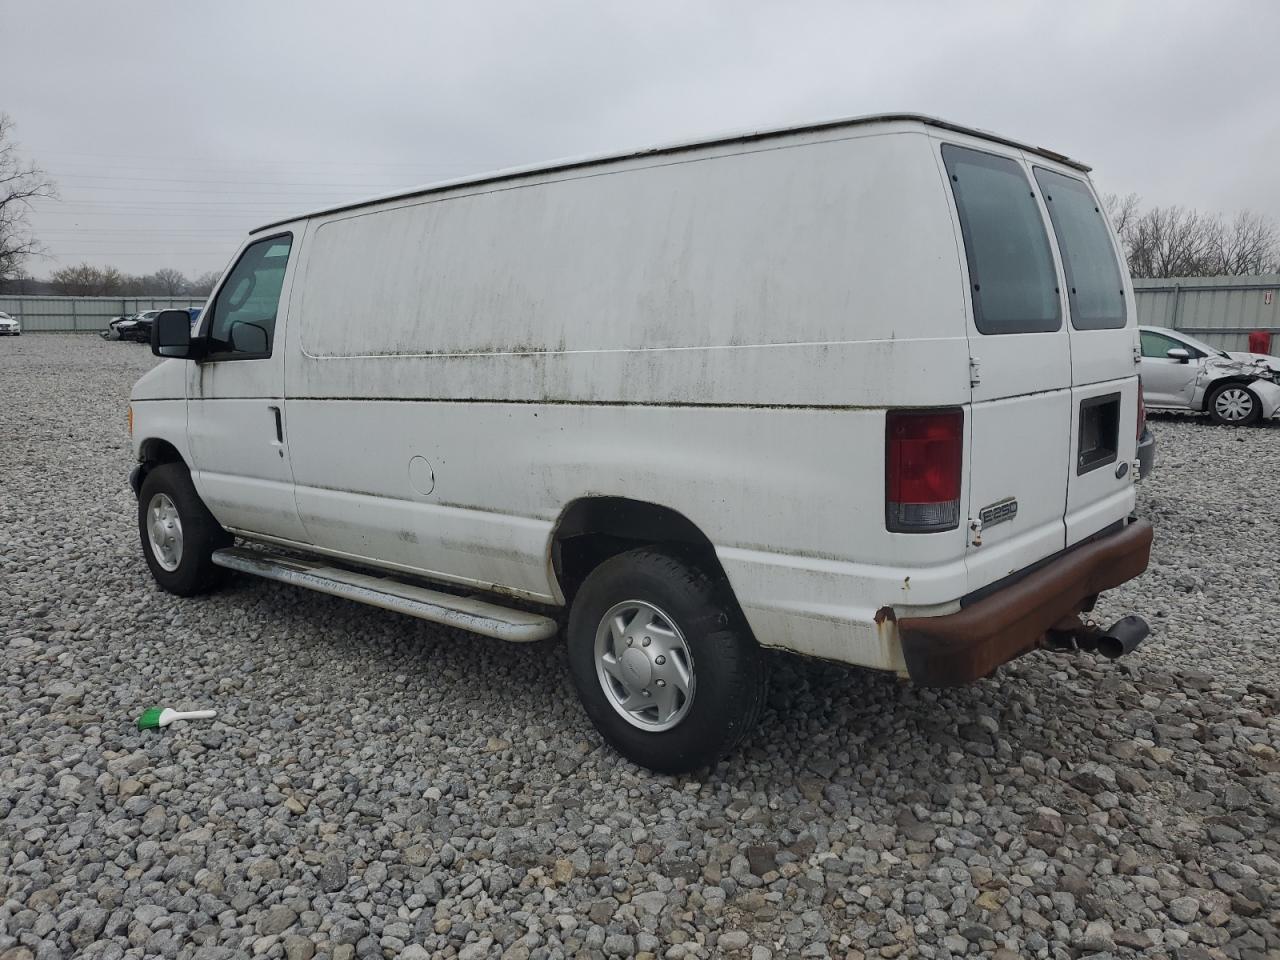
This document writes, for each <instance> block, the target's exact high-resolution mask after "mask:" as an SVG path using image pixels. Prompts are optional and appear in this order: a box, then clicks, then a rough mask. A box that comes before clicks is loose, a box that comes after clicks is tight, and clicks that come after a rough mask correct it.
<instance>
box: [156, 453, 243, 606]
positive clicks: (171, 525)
mask: <svg viewBox="0 0 1280 960" xmlns="http://www.w3.org/2000/svg"><path fill="white" fill-rule="evenodd" d="M138 533H139V535H140V536H141V538H142V554H143V556H145V557H146V559H147V566H148V567H149V568H150V570H151V576H152V577H154V578H155V581H156V583H158V584H160V586H161V587H162V588H163V589H165V590H167V591H168V592H169V593H176V594H177V595H178V596H180V597H190V596H194V595H196V594H198V593H206V592H208V591H210V590H212V589H214V588H215V587H217V586H219V585H221V584H222V582H223V581H224V580H225V579H226V575H227V571H226V570H224V569H223V568H222V567H219V566H215V565H214V563H213V551H215V550H218V549H220V548H222V547H228V546H230V545H231V542H232V537H231V534H229V533H227V531H225V530H223V529H222V527H221V526H219V524H218V521H217V520H215V519H214V518H213V514H211V513H210V512H209V508H208V507H206V506H205V505H204V501H203V500H201V499H200V495H199V494H198V493H196V488H195V484H193V483H192V482H191V475H190V474H189V473H188V472H187V468H186V466H185V465H183V464H181V463H165V464H161V465H160V466H158V467H155V468H154V469H152V470H151V471H150V472H149V473H148V474H147V477H146V479H145V480H143V482H142V488H141V489H140V490H139V491H138Z"/></svg>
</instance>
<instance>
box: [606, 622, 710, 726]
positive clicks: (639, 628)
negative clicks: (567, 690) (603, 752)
mask: <svg viewBox="0 0 1280 960" xmlns="http://www.w3.org/2000/svg"><path fill="white" fill-rule="evenodd" d="M595 657H596V676H597V677H598V678H599V680H600V687H601V689H603V690H604V693H605V698H606V699H607V700H608V701H609V705H610V706H612V707H613V709H614V710H615V711H616V712H617V713H618V715H619V716H621V717H622V719H624V720H626V721H627V723H629V724H631V725H632V726H633V727H637V728H639V729H641V730H645V731H648V732H651V733H656V732H658V731H662V730H670V729H671V728H672V727H674V726H675V725H676V724H678V723H680V721H681V720H683V719H684V718H685V716H687V715H688V713H689V708H690V707H691V706H692V705H693V696H694V674H693V655H692V653H691V652H690V650H689V644H688V643H687V642H686V640H685V638H684V634H683V633H682V632H681V630H680V628H679V626H677V625H676V622H675V621H674V620H672V619H671V617H670V616H668V615H667V614H666V613H664V612H663V611H662V610H661V609H660V608H658V607H656V606H654V605H653V604H651V603H648V602H646V601H644V600H624V601H623V602H622V603H618V604H614V606H612V607H611V608H609V610H608V612H607V613H605V615H604V616H603V617H602V618H601V619H600V626H599V627H597V629H596V642H595Z"/></svg>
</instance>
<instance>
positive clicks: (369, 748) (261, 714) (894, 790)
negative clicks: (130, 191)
mask: <svg viewBox="0 0 1280 960" xmlns="http://www.w3.org/2000/svg"><path fill="white" fill-rule="evenodd" d="M154 362H155V361H154V358H152V357H151V355H150V353H149V352H148V351H147V350H146V349H145V348H143V347H135V346H133V345H131V344H119V343H104V342H102V341H99V340H98V339H97V338H93V337H87V338H86V337H81V338H74V337H69V336H62V337H59V336H42V335H39V334H27V335H25V336H23V337H22V338H20V339H18V340H8V341H0V478H2V479H0V583H2V584H3V591H4V593H3V597H4V599H3V600H0V604H2V605H3V610H4V612H3V614H0V838H3V839H0V960H36V958H37V956H39V957H40V958H41V960H44V958H53V957H55V956H58V955H61V956H63V957H68V958H69V957H76V956H85V957H92V958H94V960H97V958H125V957H128V958H129V960H133V958H137V957H142V956H148V957H150V956H173V957H178V958H180V960H230V958H240V957H244V956H253V955H254V952H255V950H257V951H260V952H259V953H258V954H257V955H259V956H263V957H267V958H269V960H279V958H282V957H283V958H285V960H308V957H324V958H331V960H352V958H355V957H357V956H359V957H376V958H380V960H381V958H384V957H386V956H394V955H396V954H399V956H401V957H402V958H407V960H415V958H421V957H428V956H429V957H435V956H444V957H448V956H454V957H456V956H458V955H459V954H462V953H464V952H465V951H470V953H469V954H467V955H468V956H469V955H473V954H474V955H476V956H485V957H489V956H495V957H496V956H505V957H508V958H510V960H532V958H539V960H551V958H559V957H579V956H582V957H591V958H593V960H597V958H600V957H609V956H619V957H629V956H635V955H640V954H652V955H653V956H654V957H661V958H665V957H673V958H676V957H689V958H699V960H709V958H711V957H713V956H718V955H720V954H722V953H728V952H730V951H733V952H736V953H737V954H738V955H740V956H746V955H749V956H750V957H751V958H752V960H771V958H773V957H779V958H781V957H796V956H831V957H853V958H857V957H863V958H867V960H870V958H875V957H914V956H920V957H925V958H933V960H942V958H944V957H946V956H947V955H948V954H951V955H958V951H963V952H964V953H965V955H966V956H971V957H972V956H994V957H998V958H1000V960H1013V958H1019V957H1034V958H1036V960H1058V958H1069V957H1075V956H1084V955H1098V954H1102V955H1113V956H1132V955H1135V954H1138V955H1148V956H1171V957H1178V958H1179V960H1185V958H1188V957H1193V956H1194V957H1202V956H1209V957H1228V958H1231V960H1236V958H1252V957H1266V956H1268V955H1272V954H1277V953H1280V933H1277V925H1276V923H1275V904H1276V903H1280V787H1278V786H1277V783H1280V719H1278V718H1280V627H1278V626H1277V625H1278V624H1280V574H1278V573H1277V571H1278V570H1280V535H1277V531H1280V498H1277V497H1276V496H1275V477H1276V475H1277V474H1278V473H1280V429H1278V428H1277V427H1276V426H1269V427H1263V428H1259V429H1256V430H1229V429H1223V428H1217V427H1213V426H1211V425H1209V424H1207V423H1201V422H1199V421H1194V420H1189V419H1181V418H1161V419H1157V420H1156V421H1155V422H1154V429H1155V431H1156V433H1157V435H1158V437H1159V443H1160V456H1159V459H1158V461H1157V464H1156V472H1155V473H1154V474H1153V475H1152V476H1151V477H1150V478H1149V479H1148V480H1147V481H1145V482H1144V483H1143V484H1142V485H1141V486H1140V487H1139V494H1138V511H1139V513H1141V514H1143V515H1144V516H1147V517H1149V518H1151V519H1153V520H1154V522H1155V523H1156V526H1157V539H1156V544H1155V548H1154V551H1153V556H1152V567H1151V569H1150V571H1148V573H1147V574H1146V576H1144V577H1143V578H1142V579H1140V580H1138V581H1135V582H1134V583H1132V584H1128V585H1126V586H1124V587H1122V588H1120V589H1118V590H1116V591H1113V592H1112V593H1110V594H1107V595H1106V596H1104V597H1103V598H1102V600H1101V601H1100V602H1099V605H1098V609H1097V610H1096V611H1095V614H1094V616H1095V618H1096V619H1097V620H1099V621H1100V622H1110V621H1111V620H1113V619H1115V618H1117V617H1119V616H1121V615H1122V614H1124V613H1128V612H1130V611H1134V612H1138V613H1141V614H1143V615H1144V616H1146V617H1147V618H1148V619H1149V620H1150V621H1151V624H1152V636H1151V638H1150V639H1149V640H1148V641H1147V642H1146V643H1144V644H1143V645H1142V646H1141V647H1140V648H1139V649H1138V651H1137V652H1135V653H1134V654H1132V655H1130V656H1128V657H1126V658H1123V659H1122V660H1119V661H1117V662H1115V663H1110V662H1104V661H1099V660H1095V659H1092V658H1089V657H1071V656H1068V655H1065V654H1051V653H1035V654H1031V655H1028V656H1027V657H1025V658H1023V659H1021V660H1019V661H1017V662H1015V663H1013V664H1010V665H1009V666H1007V667H1005V668H1002V669H1001V671H1000V672H999V674H998V676H997V677H996V678H995V679H993V680H989V681H983V682H981V683H978V684H975V685H973V686H971V687H967V688H963V689H958V690H923V689H917V688H913V687H911V686H908V685H903V684H900V683H899V682H898V681H897V680H895V679H893V678H891V677H886V676H880V675H876V674H871V673H866V672H860V671H857V670H843V669H841V668H839V667H834V666H832V665H830V664H818V663H812V664H810V663H805V662H803V661H797V660H794V659H791V658H786V657H777V658H774V661H773V664H772V666H773V672H774V680H773V684H772V688H771V693H770V698H769V703H768V707H767V709H766V711H765V716H764V722H763V724H762V726H761V729H760V731H759V732H758V733H757V734H756V735H755V736H754V737H753V738H752V739H751V740H750V741H749V742H748V743H747V744H746V745H745V747H744V749H743V750H742V751H741V753H740V754H739V755H737V756H735V757H732V758H730V759H729V760H727V761H725V762H724V763H723V764H721V765H720V767H719V768H718V769H717V770H716V771H715V772H714V773H713V774H704V775H702V776H696V777H687V778H681V779H674V778H668V777H659V776H654V775H652V774H649V773H647V772H645V771H642V770H638V769H636V768H635V767H633V766H631V765H630V764H627V763H625V762H623V761H621V760H619V759H618V758H617V757H616V756H615V755H614V754H612V753H611V752H609V751H608V750H606V749H601V748H599V745H598V742H597V739H596V737H595V736H594V734H593V733H592V732H591V730H590V728H589V726H588V724H587V722H586V720H585V717H584V715H583V714H582V711H581V709H580V708H579V707H578V706H577V705H576V702H575V701H574V698H573V697H572V694H571V693H570V691H569V687H568V685H567V680H566V677H567V671H566V668H565V661H564V655H563V651H562V649H561V648H560V646H559V645H558V644H556V643H548V644H535V645H530V646H509V645H504V644H502V643H500V642H498V641H491V640H486V639H483V638H478V637H472V636H466V635H463V634H460V633H456V632H453V631H448V630H442V629H438V628H435V627H432V626H430V625H428V624H425V623H422V622H419V621H415V620H407V619H405V618H402V617H397V616H395V615H393V614H390V613H386V612H384V611H380V610H375V609H372V608H369V607H363V606H359V605H355V604H351V603H346V602H343V601H338V600H335V599H333V598H329V597H323V596H320V595H318V594H313V593H306V592H304V591H299V590H296V589H291V588H288V587H284V586H280V585H275V584H271V583H267V582H263V581H255V580H251V579H246V578H237V579H235V580H233V582H232V583H231V585H230V586H229V587H228V589H226V590H224V591H222V592H219V593H215V594H213V595H211V596H209V597H207V598H202V599H200V600H195V601H180V600H177V599H176V598H173V597H169V596H167V595H164V594H162V593H160V592H159V591H158V590H157V589H156V588H155V586H154V585H153V583H152V582H151V580H150V577H149V575H148V574H147V572H146V569H145V567H144V565H143V563H142V560H141V557H140V555H139V549H138V544H137V531H136V526H135V517H134V512H133V511H134V509H135V506H134V502H133V498H132V494H131V492H130V491H129V489H128V487H127V485H126V483H125V476H126V475H127V472H128V469H129V467H130V463H129V454H128V441H127V437H126V436H125V431H124V404H125V398H126V397H127V393H128V387H129V385H130V383H131V382H132V381H133V380H134V379H135V378H136V377H137V376H138V375H139V374H140V373H141V372H142V371H144V370H145V369H147V368H148V367H150V366H151V365H152V364H153V363H154ZM51 491H52V492H53V493H52V494H51ZM1242 585H1247V586H1242ZM175 638H177V639H178V640H179V641H180V642H175ZM549 691H551V692H554V693H555V695H549ZM157 702H159V703H164V704H170V703H172V704H173V705H175V706H192V707H195V706H210V707H215V708H217V709H218V710H219V714H220V715H219V717H218V719H217V720H214V721H211V722H205V723H198V724H197V723H191V724H175V725H174V726H173V727H170V728H167V729H166V730H164V731H150V732H147V733H140V732H139V731H137V730H136V729H135V728H134V726H133V719H134V718H135V717H136V716H137V714H138V713H139V712H140V711H141V710H142V709H143V708H144V707H146V706H150V705H152V704H153V703H157ZM743 937H745V938H746V939H745V940H743V939H742V938H743ZM717 938H718V939H717ZM308 951H311V953H310V954H308Z"/></svg>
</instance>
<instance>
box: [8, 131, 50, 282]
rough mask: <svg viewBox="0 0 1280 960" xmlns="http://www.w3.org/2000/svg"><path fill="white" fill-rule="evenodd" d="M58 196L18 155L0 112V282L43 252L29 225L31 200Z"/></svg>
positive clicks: (32, 166) (45, 180)
mask: <svg viewBox="0 0 1280 960" xmlns="http://www.w3.org/2000/svg"><path fill="white" fill-rule="evenodd" d="M57 195H58V194H57V188H56V187H55V186H54V183H53V181H52V180H50V179H49V178H48V177H47V176H46V175H45V173H44V171H43V170H41V169H40V168H39V167H37V166H36V165H35V164H34V163H30V162H25V161H23V160H22V158H21V157H19V156H18V145H17V143H16V142H15V141H14V139H13V120H12V119H10V117H9V115H8V114H4V113H0V282H3V281H5V280H8V279H10V278H11V277H15V276H17V274H18V271H19V269H20V268H21V267H22V264H23V263H24V262H25V261H26V260H27V258H28V257H31V256H34V255H38V254H40V253H41V252H42V248H41V246H40V244H39V243H37V242H36V239H35V237H33V236H32V235H31V228H30V224H29V222H28V216H29V215H30V213H31V201H32V200H37V199H40V198H43V197H50V198H52V197H56V196H57Z"/></svg>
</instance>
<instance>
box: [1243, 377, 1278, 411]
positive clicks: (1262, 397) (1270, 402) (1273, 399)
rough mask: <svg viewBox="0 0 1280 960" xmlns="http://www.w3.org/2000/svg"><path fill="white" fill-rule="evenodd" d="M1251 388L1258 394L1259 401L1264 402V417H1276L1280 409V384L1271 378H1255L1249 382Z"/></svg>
mask: <svg viewBox="0 0 1280 960" xmlns="http://www.w3.org/2000/svg"><path fill="white" fill-rule="evenodd" d="M1249 389H1250V390H1252V391H1253V392H1254V393H1255V394H1257V397H1258V402H1259V403H1261V404H1262V418H1263V419H1264V420H1269V419H1270V418H1271V417H1274V416H1275V415H1276V411H1278V410H1280V385H1278V384H1275V383H1272V382H1271V381H1270V380H1255V381H1253V383H1251V384H1249Z"/></svg>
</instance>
